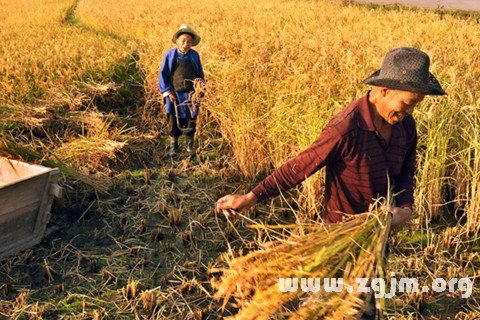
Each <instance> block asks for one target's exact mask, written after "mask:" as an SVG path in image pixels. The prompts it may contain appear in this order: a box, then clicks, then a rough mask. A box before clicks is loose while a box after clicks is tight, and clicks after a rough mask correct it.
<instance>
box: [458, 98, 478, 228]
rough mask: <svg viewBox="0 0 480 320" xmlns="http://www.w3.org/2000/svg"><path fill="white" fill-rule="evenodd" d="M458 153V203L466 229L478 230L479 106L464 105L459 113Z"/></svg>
mask: <svg viewBox="0 0 480 320" xmlns="http://www.w3.org/2000/svg"><path fill="white" fill-rule="evenodd" d="M459 115H460V117H459V118H461V119H462V121H461V123H462V124H463V125H462V126H459V128H458V132H459V137H458V138H459V139H458V140H459V141H458V143H459V146H460V148H459V150H460V151H459V153H458V154H457V162H456V164H457V166H458V169H457V184H458V185H459V186H461V187H460V188H459V191H460V192H459V195H458V196H459V197H460V201H459V202H460V203H462V204H463V206H462V207H463V210H464V212H465V215H466V217H467V230H468V231H470V232H475V233H478V232H479V231H480V107H479V106H478V105H474V106H465V107H463V108H462V109H461V110H460V113H459Z"/></svg>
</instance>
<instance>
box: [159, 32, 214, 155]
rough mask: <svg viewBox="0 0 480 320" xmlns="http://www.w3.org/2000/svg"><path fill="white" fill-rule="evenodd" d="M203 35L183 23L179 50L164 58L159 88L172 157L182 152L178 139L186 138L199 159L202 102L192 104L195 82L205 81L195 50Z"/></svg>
mask: <svg viewBox="0 0 480 320" xmlns="http://www.w3.org/2000/svg"><path fill="white" fill-rule="evenodd" d="M200 39H201V38H200V36H199V35H198V34H197V33H195V31H194V30H193V29H192V28H190V27H189V26H187V25H185V24H182V25H181V26H180V27H179V28H178V30H177V32H175V34H174V35H173V37H172V41H173V43H175V44H176V46H177V47H176V48H173V49H170V50H169V51H168V52H167V53H166V54H165V56H164V58H163V62H162V67H161V69H160V75H159V77H158V85H159V87H160V92H161V93H162V95H163V97H164V99H165V111H166V112H167V116H168V130H169V135H170V139H169V143H170V151H169V154H170V156H175V155H177V153H178V151H179V150H178V138H179V137H180V136H181V135H182V134H185V135H186V145H187V151H188V152H189V154H190V156H191V157H194V156H195V146H194V135H195V130H196V121H195V120H196V117H197V115H198V108H199V104H198V101H195V102H192V100H191V97H192V93H194V92H195V89H194V85H193V84H194V80H195V79H201V80H202V81H203V80H204V79H205V76H204V74H203V68H202V63H201V61H200V55H199V54H198V52H197V51H195V50H193V49H192V47H194V46H196V45H197V44H198V43H199V42H200Z"/></svg>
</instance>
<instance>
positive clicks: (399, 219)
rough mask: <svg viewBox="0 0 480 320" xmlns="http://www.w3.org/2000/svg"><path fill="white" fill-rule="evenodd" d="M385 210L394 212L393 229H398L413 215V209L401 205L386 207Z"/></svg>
mask: <svg viewBox="0 0 480 320" xmlns="http://www.w3.org/2000/svg"><path fill="white" fill-rule="evenodd" d="M385 210H387V211H388V212H391V213H392V229H394V230H395V229H398V228H400V227H402V226H403V225H405V224H406V223H407V222H408V221H410V219H411V218H412V216H413V211H412V209H410V208H408V207H406V208H400V207H386V208H385Z"/></svg>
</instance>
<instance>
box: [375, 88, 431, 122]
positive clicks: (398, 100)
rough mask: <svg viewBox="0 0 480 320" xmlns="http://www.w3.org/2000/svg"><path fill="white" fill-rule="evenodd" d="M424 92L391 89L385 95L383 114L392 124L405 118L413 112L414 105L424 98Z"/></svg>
mask: <svg viewBox="0 0 480 320" xmlns="http://www.w3.org/2000/svg"><path fill="white" fill-rule="evenodd" d="M424 97H425V95H424V94H421V93H415V92H409V91H401V90H390V89H388V90H387V91H386V94H385V96H384V99H385V100H384V102H385V104H384V106H385V108H383V110H382V111H383V112H381V116H382V117H383V119H384V120H385V121H386V122H388V123H389V124H391V125H394V124H395V123H397V122H400V121H402V120H403V118H404V117H405V116H406V115H409V114H412V112H413V109H414V107H415V106H416V105H417V104H418V103H419V102H420V101H422V100H423V98H424Z"/></svg>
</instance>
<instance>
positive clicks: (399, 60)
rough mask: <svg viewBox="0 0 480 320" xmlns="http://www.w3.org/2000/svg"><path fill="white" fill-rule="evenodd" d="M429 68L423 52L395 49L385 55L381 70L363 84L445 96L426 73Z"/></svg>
mask: <svg viewBox="0 0 480 320" xmlns="http://www.w3.org/2000/svg"><path fill="white" fill-rule="evenodd" d="M429 67H430V58H429V56H428V55H427V54H426V53H425V52H423V51H420V50H418V49H415V48H408V47H403V48H397V49H393V50H392V51H390V52H388V53H387V55H386V56H385V58H384V60H383V64H382V68H381V69H380V70H377V71H375V72H374V73H373V74H372V75H371V76H370V77H368V78H367V79H365V80H363V83H366V84H371V85H373V86H378V87H385V88H389V89H398V90H403V91H410V92H416V93H422V94H426V95H445V94H446V93H445V91H443V89H442V87H441V86H440V83H439V82H438V81H437V79H436V78H435V77H434V76H433V74H431V73H430V71H428V69H429Z"/></svg>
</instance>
